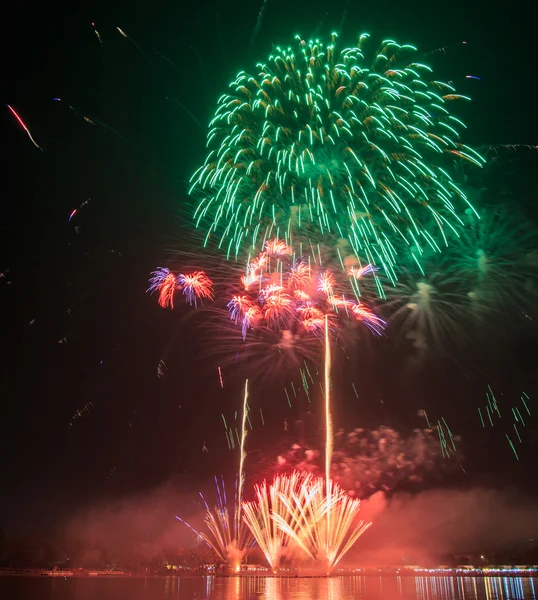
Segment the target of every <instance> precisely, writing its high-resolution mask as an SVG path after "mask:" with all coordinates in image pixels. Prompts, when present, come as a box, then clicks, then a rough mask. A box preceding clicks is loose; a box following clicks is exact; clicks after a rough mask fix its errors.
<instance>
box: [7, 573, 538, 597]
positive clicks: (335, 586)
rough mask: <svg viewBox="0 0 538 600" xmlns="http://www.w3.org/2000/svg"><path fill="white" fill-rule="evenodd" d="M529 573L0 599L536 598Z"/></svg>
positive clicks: (156, 585)
mask: <svg viewBox="0 0 538 600" xmlns="http://www.w3.org/2000/svg"><path fill="white" fill-rule="evenodd" d="M537 593H538V579H536V578H530V577H512V578H508V577H483V578H482V577H410V576H406V577H396V576H387V575H383V576H380V577H377V576H342V577H330V578H296V579H295V578H276V577H205V576H204V577H154V578H136V577H118V578H108V577H89V578H75V577H68V578H66V579H64V578H59V577H51V578H41V577H0V598H2V599H3V600H169V599H174V600H399V599H402V600H411V599H415V598H416V599H418V600H460V599H461V600H497V599H500V600H538V599H537Z"/></svg>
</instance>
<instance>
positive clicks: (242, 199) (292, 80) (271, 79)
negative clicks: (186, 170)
mask: <svg viewBox="0 0 538 600" xmlns="http://www.w3.org/2000/svg"><path fill="white" fill-rule="evenodd" d="M337 37H338V36H337V35H336V34H333V35H332V38H331V40H330V42H329V43H328V44H327V45H325V44H323V43H322V42H320V41H319V40H315V41H313V40H310V41H308V42H307V41H305V40H302V39H301V38H300V37H299V36H297V38H296V39H297V42H298V48H297V49H295V48H294V49H292V48H291V47H288V48H280V47H277V48H276V50H275V53H274V54H273V55H272V56H270V57H269V60H268V62H267V63H261V64H258V65H257V74H255V75H250V74H249V73H246V72H244V71H241V72H240V73H239V74H238V76H237V78H236V79H235V81H234V82H233V83H232V84H231V86H230V87H231V89H232V91H231V92H230V93H227V94H224V95H222V96H221V97H220V99H219V101H218V107H217V110H216V113H215V117H214V118H213V120H212V122H211V123H210V129H209V132H208V135H207V146H208V155H207V158H206V160H205V163H204V164H203V165H202V166H201V167H200V168H199V169H198V170H197V171H196V172H195V173H194V175H193V176H192V178H191V184H192V185H191V193H192V194H193V195H194V197H195V198H196V199H197V200H198V204H197V208H196V210H195V213H194V220H195V223H196V226H197V227H200V228H202V229H203V230H204V231H206V232H207V237H206V241H209V239H210V238H211V239H214V240H215V243H216V244H217V245H218V247H219V248H223V249H224V250H225V251H226V253H227V256H231V255H234V256H236V257H237V256H238V255H239V254H240V252H246V251H248V250H254V251H256V250H259V249H260V248H262V247H263V245H264V241H265V239H266V238H267V237H268V236H270V235H272V234H275V233H276V235H277V236H278V235H279V232H280V235H282V236H284V238H285V240H286V243H287V244H289V245H293V243H294V240H297V241H303V242H305V243H306V244H310V243H311V242H314V244H313V246H312V250H313V253H312V256H313V257H315V254H314V252H315V249H316V248H315V245H316V241H317V240H319V239H322V238H323V239H326V238H327V236H329V237H330V239H332V240H333V241H334V242H336V241H337V240H345V241H346V243H348V244H349V245H350V246H351V248H352V251H353V254H354V255H355V256H357V257H360V258H361V260H362V261H363V262H365V263H375V264H378V265H379V266H381V267H382V269H383V272H384V273H385V274H386V275H387V276H388V277H389V279H391V281H393V282H394V281H395V280H396V271H395V267H396V265H397V264H398V262H399V261H398V255H399V253H400V251H404V252H406V253H409V252H411V253H412V254H413V256H414V257H415V258H416V260H419V259H420V257H421V256H422V253H423V251H424V249H425V248H429V249H431V250H432V251H434V252H439V251H440V249H441V246H446V245H447V244H448V238H447V235H449V234H451V233H453V234H456V230H455V226H458V225H459V224H461V222H462V220H461V217H460V216H459V214H458V211H461V209H462V208H467V207H469V208H470V209H471V210H474V208H473V207H472V206H471V205H470V203H469V201H468V199H467V197H466V195H465V193H464V192H463V190H462V189H460V187H458V185H457V184H456V182H455V181H454V180H453V178H452V176H451V175H450V173H449V171H450V169H451V167H452V164H453V162H454V160H457V161H463V162H470V163H473V164H474V165H477V166H482V164H483V162H484V159H483V158H482V157H481V156H480V155H479V154H477V153H476V152H475V151H474V150H473V149H471V148H469V147H468V146H466V145H465V144H463V143H462V142H461V141H460V139H459V136H460V133H459V132H460V131H461V128H465V125H464V124H463V123H462V122H461V121H460V120H459V119H457V118H456V117H454V116H452V115H451V114H450V112H449V110H448V105H449V104H450V103H453V102H458V101H462V100H463V101H465V100H468V98H467V97H465V96H461V95H459V94H457V93H456V90H455V89H454V88H453V87H452V86H451V85H449V84H447V83H443V82H441V81H436V80H434V79H433V77H432V76H431V75H430V73H431V69H430V67H428V66H427V65H424V64H422V63H420V62H418V61H417V62H413V60H412V59H411V58H409V57H410V56H411V55H412V53H413V52H415V50H416V49H415V48H414V47H413V46H410V45H408V44H406V45H400V44H398V43H396V42H394V41H392V40H385V41H383V42H382V44H381V46H380V47H379V48H378V49H377V51H375V50H376V49H375V48H369V42H368V38H369V37H370V36H369V35H367V34H363V35H361V36H360V38H359V40H358V43H357V45H356V46H355V47H351V48H343V47H341V46H340V45H339V44H338V41H337ZM372 50H373V52H372ZM456 235H457V234H456ZM314 236H317V237H314Z"/></svg>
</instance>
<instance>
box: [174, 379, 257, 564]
mask: <svg viewBox="0 0 538 600" xmlns="http://www.w3.org/2000/svg"><path fill="white" fill-rule="evenodd" d="M247 413H248V380H247V381H245V392H244V395H243V414H242V419H241V442H240V449H239V451H240V455H239V471H238V473H237V482H236V490H235V494H234V507H233V510H232V511H230V510H229V508H228V500H227V497H226V486H225V485H224V480H222V479H221V481H220V482H219V480H218V479H217V478H216V477H215V495H216V499H217V503H216V505H215V506H214V507H210V506H209V504H208V503H207V502H206V500H205V498H204V496H203V495H202V494H201V493H200V498H201V499H202V502H203V505H204V508H205V519H204V522H205V525H206V527H207V529H208V531H209V533H204V532H200V531H197V530H196V529H194V528H193V527H192V526H191V525H190V524H189V523H187V522H186V521H184V520H183V519H181V518H180V517H178V516H176V519H177V520H178V521H180V522H181V523H183V524H184V525H186V526H187V527H188V528H189V529H191V531H193V532H194V533H195V534H196V535H197V536H198V538H199V539H201V540H202V541H204V542H205V543H206V545H207V546H208V547H209V548H211V549H212V550H213V551H214V552H215V553H216V554H217V556H218V557H219V558H220V559H221V560H222V561H223V562H225V563H226V564H228V565H229V567H230V568H231V570H232V572H234V573H236V572H239V571H240V569H241V562H242V561H243V559H244V558H245V556H246V554H247V553H248V551H249V550H250V548H251V547H252V544H253V538H252V536H250V534H249V530H248V527H247V525H246V523H245V521H244V520H243V515H242V511H243V489H244V483H245V473H244V467H245V458H246V453H245V441H246V437H247V427H246V423H247ZM230 513H232V516H230Z"/></svg>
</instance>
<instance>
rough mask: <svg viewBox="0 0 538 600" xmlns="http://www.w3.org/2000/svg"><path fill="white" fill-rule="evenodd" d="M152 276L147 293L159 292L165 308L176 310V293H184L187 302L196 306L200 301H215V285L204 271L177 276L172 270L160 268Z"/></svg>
mask: <svg viewBox="0 0 538 600" xmlns="http://www.w3.org/2000/svg"><path fill="white" fill-rule="evenodd" d="M151 275H152V277H151V278H150V280H149V283H150V286H149V288H148V290H147V291H148V292H151V293H153V292H159V304H160V305H161V306H162V307H163V308H167V307H170V308H174V296H175V293H176V291H182V292H183V295H184V296H185V299H186V300H187V302H188V303H189V304H194V305H195V306H197V301H198V300H200V299H204V298H205V299H209V300H212V299H213V283H212V282H211V279H209V277H208V276H207V275H206V274H205V273H204V272H203V271H194V272H193V273H190V274H188V275H183V274H181V273H180V274H179V275H177V276H176V275H174V274H173V273H172V272H171V271H170V269H166V268H163V267H158V268H157V269H156V270H155V271H153V273H152V274H151Z"/></svg>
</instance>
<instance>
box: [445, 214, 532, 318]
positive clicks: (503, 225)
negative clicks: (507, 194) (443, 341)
mask: <svg viewBox="0 0 538 600" xmlns="http://www.w3.org/2000/svg"><path fill="white" fill-rule="evenodd" d="M483 215H484V216H483V218H482V219H480V220H478V219H476V218H475V217H474V215H472V214H469V215H468V217H467V219H466V224H465V227H464V228H462V230H461V234H460V237H459V239H458V242H457V243H456V244H455V245H454V246H453V248H451V251H450V253H449V256H450V258H451V259H452V264H451V270H450V271H449V272H450V273H451V275H452V277H454V278H457V279H459V280H460V281H463V282H465V284H466V285H467V287H468V296H469V299H470V301H471V303H472V306H473V309H474V310H475V311H476V312H478V313H480V312H483V311H492V310H493V311H496V312H502V313H506V312H507V311H508V310H509V309H510V307H512V308H513V307H514V306H515V308H516V309H517V310H518V312H521V310H522V309H523V310H525V309H527V310H528V309H533V308H534V305H535V303H536V298H537V293H536V292H537V290H536V281H537V275H538V260H537V256H538V254H537V251H538V237H537V236H536V231H535V230H534V229H533V228H532V226H530V225H529V224H528V222H527V221H526V220H525V219H524V218H523V217H521V216H520V215H518V214H517V212H515V211H514V209H513V208H511V209H510V210H508V209H505V208H503V207H502V206H498V207H495V208H493V207H490V208H489V209H488V210H486V211H483Z"/></svg>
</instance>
